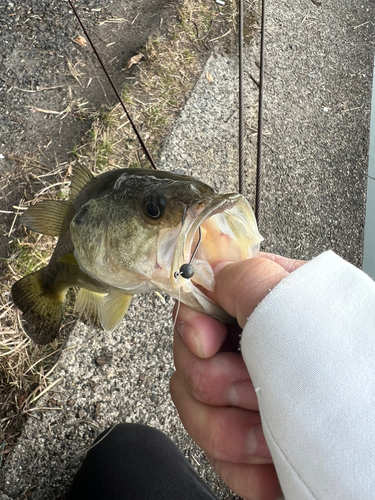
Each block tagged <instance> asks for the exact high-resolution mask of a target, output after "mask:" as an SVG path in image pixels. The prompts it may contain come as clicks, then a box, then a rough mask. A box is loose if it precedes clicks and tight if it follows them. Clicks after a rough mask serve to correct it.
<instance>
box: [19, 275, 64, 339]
mask: <svg viewBox="0 0 375 500" xmlns="http://www.w3.org/2000/svg"><path fill="white" fill-rule="evenodd" d="M43 269H45V268H43ZM43 269H40V270H39V271H36V272H34V273H32V274H29V275H28V276H25V277H24V278H22V279H20V280H19V281H17V282H16V283H14V285H13V286H12V298H13V302H14V303H15V305H16V306H17V307H18V308H19V309H20V310H21V311H22V313H23V316H22V323H23V326H24V329H25V332H26V334H27V336H28V337H30V339H31V340H32V341H33V342H35V343H36V344H39V345H45V344H49V343H50V342H52V341H53V340H55V338H56V337H57V334H58V331H59V328H60V323H61V318H62V309H63V305H64V299H65V294H66V290H63V291H59V290H54V289H51V288H50V287H48V286H46V284H45V283H44V280H43Z"/></svg>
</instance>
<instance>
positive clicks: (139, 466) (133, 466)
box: [67, 424, 216, 500]
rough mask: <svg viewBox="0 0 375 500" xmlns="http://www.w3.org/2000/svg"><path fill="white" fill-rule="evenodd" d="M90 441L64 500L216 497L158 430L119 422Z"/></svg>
mask: <svg viewBox="0 0 375 500" xmlns="http://www.w3.org/2000/svg"><path fill="white" fill-rule="evenodd" d="M104 436H105V437H104ZM103 437H104V438H103ZM95 443H97V444H96V445H95V446H93V448H92V449H91V450H90V451H89V452H88V453H87V456H86V458H85V460H84V462H83V464H82V466H81V468H80V469H79V471H78V472H77V474H76V476H75V478H74V480H73V483H72V485H71V487H70V490H69V493H68V495H67V500H125V499H126V500H128V499H129V500H130V499H137V500H148V499H150V500H161V499H163V500H215V499H216V497H215V496H214V494H213V493H212V492H211V490H210V489H209V488H208V486H207V485H206V484H205V483H204V482H203V481H202V479H201V478H200V477H199V476H198V475H197V474H196V473H195V471H194V469H193V468H192V466H191V465H190V463H189V462H188V461H187V460H186V458H185V457H184V456H183V454H182V453H181V451H180V450H179V449H178V448H177V447H176V446H175V444H174V443H173V442H172V441H171V440H170V439H169V438H168V437H167V436H166V435H164V434H163V433H162V432H160V431H158V430H157V429H154V428H152V427H148V426H146V425H140V424H118V425H116V426H115V427H114V428H112V430H111V429H107V430H106V431H104V432H103V433H102V434H100V436H99V437H98V438H97V439H96V441H95ZM95 443H94V444H95Z"/></svg>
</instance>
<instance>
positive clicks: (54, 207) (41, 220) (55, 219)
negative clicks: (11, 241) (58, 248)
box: [21, 200, 74, 236]
mask: <svg viewBox="0 0 375 500" xmlns="http://www.w3.org/2000/svg"><path fill="white" fill-rule="evenodd" d="M73 215H74V207H73V205H72V204H71V203H70V202H69V201H61V200H44V201H41V202H39V203H36V204H35V205H32V206H31V207H29V208H28V209H27V210H26V212H25V213H24V214H22V216H21V222H22V224H23V225H24V226H26V227H28V228H29V229H31V230H32V231H35V232H37V233H42V234H47V235H48V236H60V235H61V234H64V233H65V232H66V231H67V230H68V229H69V223H70V219H71V217H72V216H73Z"/></svg>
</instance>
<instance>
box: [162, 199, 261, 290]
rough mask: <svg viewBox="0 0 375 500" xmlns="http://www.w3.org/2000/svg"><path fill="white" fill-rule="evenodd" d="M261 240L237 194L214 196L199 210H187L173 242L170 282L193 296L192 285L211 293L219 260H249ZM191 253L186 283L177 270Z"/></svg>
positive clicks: (244, 201) (254, 224) (249, 214)
mask: <svg viewBox="0 0 375 500" xmlns="http://www.w3.org/2000/svg"><path fill="white" fill-rule="evenodd" d="M199 232H200V233H201V238H200V243H199V245H198V242H199ZM262 239H263V238H262V237H261V235H260V234H259V232H258V228H257V224H256V220H255V216H254V214H253V211H252V210H251V207H250V205H249V204H248V202H247V201H246V199H245V198H244V197H243V196H242V195H240V194H237V193H235V194H229V195H228V194H226V195H223V196H219V197H215V199H214V200H212V201H211V202H210V203H209V204H208V205H207V206H206V207H205V208H203V209H202V208H201V209H199V206H196V207H191V208H189V209H188V210H187V212H186V216H185V218H184V222H183V225H182V228H181V232H180V235H179V237H178V239H177V244H176V249H175V253H174V256H173V262H172V267H171V274H170V282H171V284H172V283H173V282H174V286H175V287H181V286H182V287H183V290H184V291H185V292H189V291H190V292H193V294H194V295H195V293H194V291H196V290H194V289H196V286H199V288H202V287H203V288H205V289H207V290H211V291H212V290H213V289H214V287H215V276H214V272H213V269H212V268H213V266H214V265H216V264H217V263H218V262H220V261H231V262H239V261H241V260H245V259H248V258H250V257H253V256H254V255H256V254H257V253H258V251H259V245H260V242H261V241H262ZM197 245H198V246H197ZM195 251H196V253H195V255H194V258H193V259H192V261H191V265H192V266H193V268H194V275H193V276H192V277H191V279H189V280H187V279H185V278H183V277H182V276H181V274H180V267H181V265H182V264H186V263H189V262H190V260H191V258H192V256H193V254H194V252H195Z"/></svg>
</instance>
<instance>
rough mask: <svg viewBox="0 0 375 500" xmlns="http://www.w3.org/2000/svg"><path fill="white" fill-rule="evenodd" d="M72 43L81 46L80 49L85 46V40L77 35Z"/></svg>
mask: <svg viewBox="0 0 375 500" xmlns="http://www.w3.org/2000/svg"><path fill="white" fill-rule="evenodd" d="M73 42H76V43H78V45H81V47H84V46H85V45H87V41H86V38H84V37H83V36H81V35H78V36H77V38H73Z"/></svg>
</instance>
